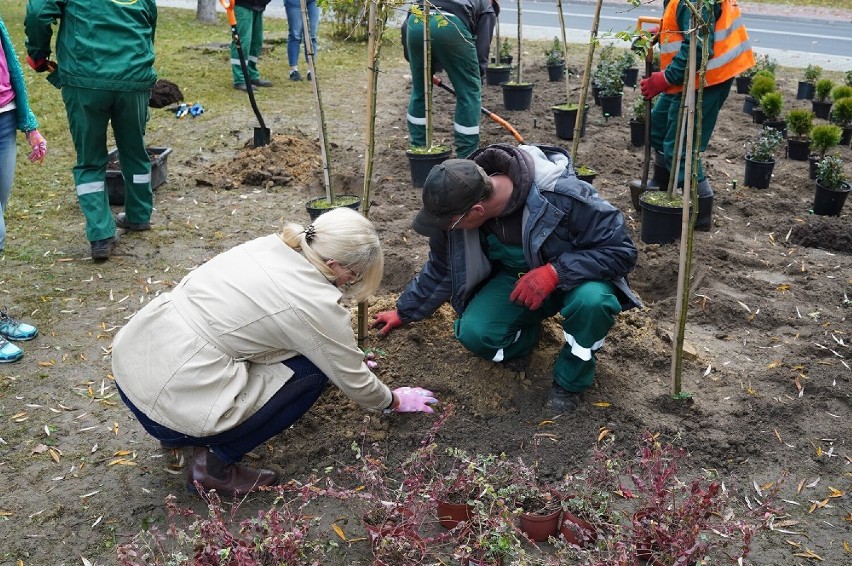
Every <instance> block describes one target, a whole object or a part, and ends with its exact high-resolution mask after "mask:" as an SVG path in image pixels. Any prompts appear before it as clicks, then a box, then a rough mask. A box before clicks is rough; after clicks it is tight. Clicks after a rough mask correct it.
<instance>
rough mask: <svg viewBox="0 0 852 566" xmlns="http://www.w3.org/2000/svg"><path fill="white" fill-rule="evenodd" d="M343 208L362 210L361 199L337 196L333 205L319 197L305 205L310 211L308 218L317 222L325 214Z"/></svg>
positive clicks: (350, 196) (353, 196)
mask: <svg viewBox="0 0 852 566" xmlns="http://www.w3.org/2000/svg"><path fill="white" fill-rule="evenodd" d="M341 207H346V208H351V209H352V210H358V209H359V208H361V197H359V196H355V195H337V196H336V197H334V200H333V201H332V202H331V203H329V202H328V200H327V199H326V198H325V197H317V198H314V199H311V200H309V201H308V202H306V203H305V210H307V211H308V216H310V217H311V220H316V219H317V218H319V217H320V214H322V213H323V212H328V211H329V210H332V209H335V208H341Z"/></svg>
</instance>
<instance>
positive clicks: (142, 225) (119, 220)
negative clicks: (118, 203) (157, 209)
mask: <svg viewBox="0 0 852 566" xmlns="http://www.w3.org/2000/svg"><path fill="white" fill-rule="evenodd" d="M115 225H116V226H118V227H119V228H121V229H122V230H130V231H131V232H144V231H145V230H150V229H151V223H150V222H128V221H127V214H126V213H124V212H119V213H118V214H116V215H115Z"/></svg>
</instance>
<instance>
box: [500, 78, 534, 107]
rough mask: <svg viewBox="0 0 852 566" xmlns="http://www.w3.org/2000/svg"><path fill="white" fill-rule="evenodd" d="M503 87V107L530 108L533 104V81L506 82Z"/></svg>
mask: <svg viewBox="0 0 852 566" xmlns="http://www.w3.org/2000/svg"><path fill="white" fill-rule="evenodd" d="M500 86H501V87H503V107H504V108H505V109H506V110H529V108H530V104H532V93H533V85H532V83H511V82H505V83H502V84H501V85H500Z"/></svg>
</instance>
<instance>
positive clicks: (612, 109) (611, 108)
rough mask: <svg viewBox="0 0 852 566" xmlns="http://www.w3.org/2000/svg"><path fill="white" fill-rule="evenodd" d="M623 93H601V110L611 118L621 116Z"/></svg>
mask: <svg viewBox="0 0 852 566" xmlns="http://www.w3.org/2000/svg"><path fill="white" fill-rule="evenodd" d="M622 97H623V95H622V94H614V95H610V96H604V95H601V96H599V97H598V98H599V99H600V103H601V112H603V115H604V116H609V117H610V118H616V117H618V116H621V99H622Z"/></svg>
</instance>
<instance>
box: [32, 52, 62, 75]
mask: <svg viewBox="0 0 852 566" xmlns="http://www.w3.org/2000/svg"><path fill="white" fill-rule="evenodd" d="M27 65H29V66H30V67H31V68H32V70H33V71H35V72H36V73H43V72H45V71H50V72H51V73H52V72H53V71H55V70H56V63H54V62H53V61H51V60H49V59H48V58H47V55H41V54H38V55H36V56H35V57H31V56H29V55H27Z"/></svg>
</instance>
